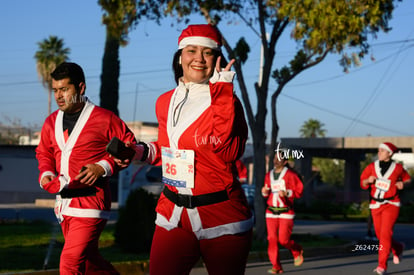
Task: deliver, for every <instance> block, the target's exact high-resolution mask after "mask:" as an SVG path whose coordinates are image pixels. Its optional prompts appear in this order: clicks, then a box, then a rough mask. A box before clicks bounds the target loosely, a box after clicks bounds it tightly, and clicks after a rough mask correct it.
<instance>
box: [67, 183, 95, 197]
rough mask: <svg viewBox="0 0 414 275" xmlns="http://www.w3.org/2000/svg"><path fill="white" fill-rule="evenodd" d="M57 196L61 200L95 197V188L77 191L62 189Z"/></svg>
mask: <svg viewBox="0 0 414 275" xmlns="http://www.w3.org/2000/svg"><path fill="white" fill-rule="evenodd" d="M59 195H60V196H61V197H62V198H63V199H67V198H76V197H89V196H95V195H96V188H95V187H93V186H90V187H85V188H78V189H67V188H65V189H63V190H62V191H60V193H59Z"/></svg>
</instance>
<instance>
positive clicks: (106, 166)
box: [96, 160, 112, 177]
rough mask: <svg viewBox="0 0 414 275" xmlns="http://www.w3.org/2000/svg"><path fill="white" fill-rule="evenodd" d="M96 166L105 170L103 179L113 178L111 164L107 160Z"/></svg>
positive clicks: (99, 162)
mask: <svg viewBox="0 0 414 275" xmlns="http://www.w3.org/2000/svg"><path fill="white" fill-rule="evenodd" d="M96 164H98V165H100V166H101V167H102V168H103V169H104V170H105V174H103V176H102V177H109V176H112V169H111V165H110V164H109V162H108V161H106V160H100V161H98V162H97V163H96Z"/></svg>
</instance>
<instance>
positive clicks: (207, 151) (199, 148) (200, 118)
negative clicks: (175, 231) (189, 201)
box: [149, 72, 253, 239]
mask: <svg viewBox="0 0 414 275" xmlns="http://www.w3.org/2000/svg"><path fill="white" fill-rule="evenodd" d="M233 77H234V73H233V72H221V73H220V74H219V73H217V72H215V74H214V76H213V77H212V78H211V79H210V82H209V83H206V84H195V83H187V84H184V83H183V82H180V83H179V85H178V87H177V88H176V89H174V90H171V91H169V92H167V93H165V94H163V95H161V96H160V97H159V98H158V100H157V103H156V114H157V118H158V123H159V128H158V140H157V142H153V143H151V144H150V160H149V161H150V162H152V164H154V165H160V164H161V163H162V156H161V148H162V147H166V148H170V149H172V150H177V149H186V150H191V151H193V152H194V187H193V188H185V187H174V186H171V185H166V186H165V188H169V189H170V190H172V191H173V192H176V193H177V192H178V193H180V194H187V195H201V194H208V193H212V192H216V191H222V190H226V191H227V194H228V197H229V200H227V201H224V202H220V203H216V204H211V205H205V206H201V207H196V208H193V209H187V213H188V216H189V218H190V220H191V224H192V226H193V231H194V233H195V235H196V236H197V237H198V238H199V239H210V238H215V237H218V236H221V235H225V234H236V233H240V232H245V231H247V230H249V229H250V228H252V226H253V219H252V216H251V213H250V210H249V207H248V204H247V200H246V197H245V195H244V192H243V189H242V188H241V185H240V183H239V182H238V181H237V178H236V175H234V174H233V172H232V168H233V164H234V161H235V160H236V159H238V158H239V157H240V156H241V155H242V154H243V152H244V148H245V143H246V140H247V125H246V121H245V118H244V112H243V109H242V106H241V104H240V101H239V100H238V99H237V97H236V96H235V94H234V92H233V84H232V82H231V81H232V79H233ZM183 102H184V103H183ZM156 211H157V219H156V224H157V225H159V226H161V227H164V228H166V229H167V230H170V229H172V228H175V227H177V225H178V223H179V221H180V217H181V213H182V211H183V207H179V206H177V205H175V204H174V203H172V202H171V201H170V200H169V199H168V198H166V197H165V196H164V194H161V197H160V199H159V201H158V205H157V208H156Z"/></svg>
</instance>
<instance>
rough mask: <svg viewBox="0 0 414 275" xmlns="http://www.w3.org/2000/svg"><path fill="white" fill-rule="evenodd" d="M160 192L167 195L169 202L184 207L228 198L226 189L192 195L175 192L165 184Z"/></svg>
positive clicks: (207, 203)
mask: <svg viewBox="0 0 414 275" xmlns="http://www.w3.org/2000/svg"><path fill="white" fill-rule="evenodd" d="M162 192H163V193H164V195H165V197H167V199H169V200H170V201H171V202H173V203H175V204H176V205H177V206H183V207H185V208H195V207H199V206H204V205H210V204H214V203H219V202H223V201H226V200H228V199H229V197H228V195H227V191H226V190H223V191H218V192H214V193H208V194H204V195H198V196H192V195H183V194H177V193H175V192H173V191H171V190H170V189H169V188H168V187H166V186H165V187H164V190H163V191H162Z"/></svg>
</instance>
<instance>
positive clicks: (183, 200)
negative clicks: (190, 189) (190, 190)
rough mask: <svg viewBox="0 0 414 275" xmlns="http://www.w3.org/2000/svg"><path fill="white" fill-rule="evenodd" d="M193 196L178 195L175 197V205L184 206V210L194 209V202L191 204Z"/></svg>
mask: <svg viewBox="0 0 414 275" xmlns="http://www.w3.org/2000/svg"><path fill="white" fill-rule="evenodd" d="M193 198H194V197H193V196H190V195H182V194H179V195H178V196H177V203H176V205H177V206H180V207H181V206H184V207H185V208H191V209H192V208H195V207H196V206H195V205H194V202H193Z"/></svg>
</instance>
